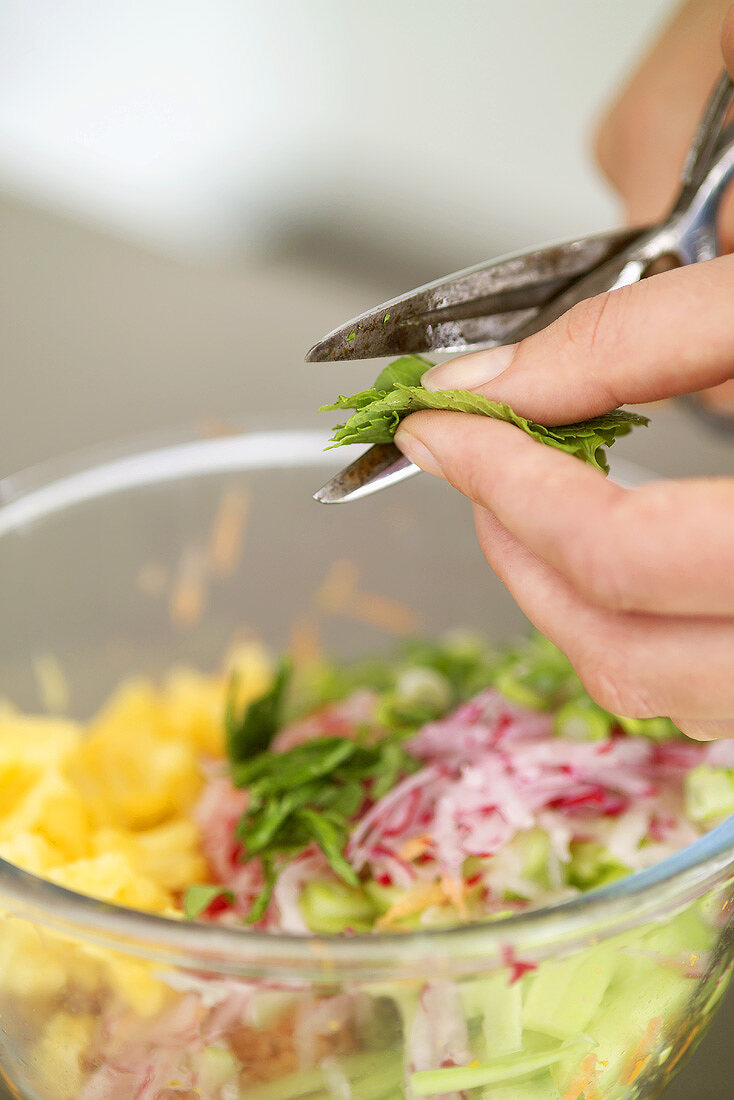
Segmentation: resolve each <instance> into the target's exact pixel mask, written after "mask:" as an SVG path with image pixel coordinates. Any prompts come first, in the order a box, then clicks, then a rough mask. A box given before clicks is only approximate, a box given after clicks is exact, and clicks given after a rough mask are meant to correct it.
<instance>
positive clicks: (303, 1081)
mask: <svg viewBox="0 0 734 1100" xmlns="http://www.w3.org/2000/svg"><path fill="white" fill-rule="evenodd" d="M334 1062H335V1065H336V1066H337V1067H338V1069H339V1070H341V1072H342V1073H343V1074H344V1076H345V1077H346V1078H347V1080H348V1081H349V1085H350V1096H351V1097H352V1098H353V1100H378V1097H382V1096H391V1095H395V1096H396V1097H397V1096H400V1095H402V1090H401V1087H400V1086H401V1082H402V1078H403V1069H402V1065H401V1062H400V1059H399V1058H397V1057H396V1056H395V1055H394V1054H392V1053H391V1052H385V1051H374V1050H371V1051H367V1052H366V1053H363V1054H344V1055H341V1056H340V1057H339V1058H338V1059H334ZM317 1096H324V1097H331V1096H332V1092H331V1090H330V1089H329V1081H328V1078H327V1074H326V1073H325V1071H324V1069H323V1067H322V1066H316V1067H315V1068H314V1069H306V1070H299V1071H298V1072H296V1073H289V1074H288V1075H287V1076H285V1077H280V1078H278V1080H276V1081H268V1082H267V1083H265V1084H262V1085H250V1086H248V1087H247V1089H246V1090H245V1092H243V1093H242V1100H245V1098H246V1100H301V1097H309V1100H316V1098H317Z"/></svg>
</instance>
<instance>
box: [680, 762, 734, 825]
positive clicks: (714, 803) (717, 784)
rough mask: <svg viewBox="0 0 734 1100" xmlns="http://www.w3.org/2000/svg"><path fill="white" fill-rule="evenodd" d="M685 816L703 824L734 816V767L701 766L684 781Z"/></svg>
mask: <svg viewBox="0 0 734 1100" xmlns="http://www.w3.org/2000/svg"><path fill="white" fill-rule="evenodd" d="M685 794H686V815H687V816H688V817H690V819H691V820H692V821H697V822H699V823H701V824H702V825H706V824H711V823H712V822H714V821H718V820H719V819H720V818H724V817H728V816H729V814H732V813H734V768H713V767H711V766H710V765H709V764H699V766H698V767H697V768H694V769H693V770H692V771H690V772H688V774H687V775H686V778H685Z"/></svg>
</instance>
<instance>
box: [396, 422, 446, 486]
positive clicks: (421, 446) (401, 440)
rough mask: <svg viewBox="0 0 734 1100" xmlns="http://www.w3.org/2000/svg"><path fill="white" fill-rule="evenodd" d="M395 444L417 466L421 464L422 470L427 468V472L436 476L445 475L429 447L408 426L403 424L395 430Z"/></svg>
mask: <svg viewBox="0 0 734 1100" xmlns="http://www.w3.org/2000/svg"><path fill="white" fill-rule="evenodd" d="M395 446H396V447H397V448H398V450H400V451H402V452H403V454H404V455H405V457H406V458H409V459H410V461H411V462H414V463H415V464H416V466H420V468H421V470H425V472H426V473H427V474H433V476H434V477H443V470H442V469H441V467H440V466H439V464H438V462H437V461H436V459H435V458H434V456H433V455H432V454H431V452H430V451H429V450H428V447H426V445H425V443H422V442H421V441H420V439H416V437H415V436H414V435H412V434H411V432H409V431H408V429H407V428H403V427H402V426H401V427H399V428H398V430H397V431H396V432H395Z"/></svg>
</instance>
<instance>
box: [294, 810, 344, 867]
mask: <svg viewBox="0 0 734 1100" xmlns="http://www.w3.org/2000/svg"><path fill="white" fill-rule="evenodd" d="M296 817H297V819H298V820H299V821H300V822H301V824H302V825H304V826H305V828H306V829H307V830H308V832H309V833H310V835H311V836H312V838H313V839H314V841H315V842H316V844H318V846H319V848H320V849H321V851H322V852H323V853H324V855H325V856H326V858H327V860H328V862H329V866H330V867H331V869H332V871H334V873H335V874H337V875H338V876H339V878H341V879H344V881H345V882H348V883H349V885H350V886H359V879H358V878H357V873H356V871H355V870H354V868H353V867H352V865H351V863H349V862H348V861H347V860H346V859H345V857H344V855H343V854H342V853H343V849H344V846H345V844H346V842H347V828H346V826H345V825H344V826H343V825H341V824H337V822H335V821H334V820H333V819H331V818H330V817H328V816H327V815H326V814H323V813H319V812H318V811H317V810H310V809H308V808H304V809H302V810H298V812H297V814H296Z"/></svg>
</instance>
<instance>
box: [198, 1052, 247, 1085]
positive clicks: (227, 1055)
mask: <svg viewBox="0 0 734 1100" xmlns="http://www.w3.org/2000/svg"><path fill="white" fill-rule="evenodd" d="M239 1072H240V1063H239V1061H238V1060H237V1059H236V1058H235V1056H234V1054H233V1053H232V1051H231V1050H230V1049H229V1047H228V1046H225V1045H224V1043H213V1044H212V1045H211V1046H208V1047H205V1048H204V1051H203V1052H202V1055H201V1067H200V1074H201V1084H202V1085H203V1086H204V1089H205V1091H209V1090H211V1091H212V1092H215V1091H217V1090H218V1089H220V1088H221V1087H222V1085H224V1084H226V1083H227V1081H234V1080H237V1079H238V1077H239Z"/></svg>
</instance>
